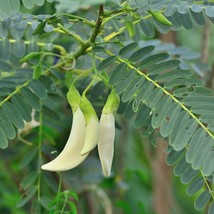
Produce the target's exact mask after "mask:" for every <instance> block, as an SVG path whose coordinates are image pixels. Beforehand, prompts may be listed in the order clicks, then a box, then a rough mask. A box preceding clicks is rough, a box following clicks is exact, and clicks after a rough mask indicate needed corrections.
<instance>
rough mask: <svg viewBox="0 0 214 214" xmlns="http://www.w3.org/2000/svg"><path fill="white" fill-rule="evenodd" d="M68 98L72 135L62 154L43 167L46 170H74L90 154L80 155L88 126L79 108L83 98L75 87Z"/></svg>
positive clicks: (70, 90)
mask: <svg viewBox="0 0 214 214" xmlns="http://www.w3.org/2000/svg"><path fill="white" fill-rule="evenodd" d="M67 98H68V102H69V104H70V106H71V107H72V111H73V123H72V128H71V131H70V135H69V138H68V141H67V143H66V145H65V147H64V149H63V150H62V152H61V153H60V154H59V155H58V156H57V157H56V158H55V159H54V160H52V161H51V162H49V163H47V164H45V165H43V166H42V167H41V168H42V169H44V170H48V171H65V170H69V169H72V168H74V167H76V166H78V165H79V164H81V163H82V162H83V161H84V160H85V159H86V157H87V156H88V154H89V153H86V154H84V155H81V154H80V153H81V150H82V148H83V146H84V144H85V137H86V126H85V117H84V115H83V112H82V111H81V109H80V107H79V105H80V101H81V96H80V94H79V92H78V91H77V90H76V89H75V87H74V86H73V85H72V86H71V87H70V89H69V92H68V93H67Z"/></svg>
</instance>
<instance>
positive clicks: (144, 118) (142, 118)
mask: <svg viewBox="0 0 214 214" xmlns="http://www.w3.org/2000/svg"><path fill="white" fill-rule="evenodd" d="M150 112H151V109H150V108H148V107H147V106H146V105H141V107H140V108H139V111H138V113H137V115H136V119H135V121H134V126H135V128H137V129H138V128H141V127H142V126H144V125H147V123H148V122H149V120H150V119H151V114H150Z"/></svg>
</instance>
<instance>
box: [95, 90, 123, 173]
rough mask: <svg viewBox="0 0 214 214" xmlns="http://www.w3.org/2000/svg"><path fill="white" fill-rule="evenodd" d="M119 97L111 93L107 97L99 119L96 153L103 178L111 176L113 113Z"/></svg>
mask: <svg viewBox="0 0 214 214" xmlns="http://www.w3.org/2000/svg"><path fill="white" fill-rule="evenodd" d="M119 102H120V99H119V96H118V95H117V94H116V93H115V92H114V91H112V92H111V94H110V95H109V96H108V99H107V101H106V104H105V106H104V108H103V111H102V115H101V118H100V136H99V141H98V153H99V157H100V162H101V165H102V170H103V174H104V176H106V177H108V176H110V174H111V166H112V161H113V155H114V138H115V119H114V114H113V113H114V112H116V111H117V108H118V106H119Z"/></svg>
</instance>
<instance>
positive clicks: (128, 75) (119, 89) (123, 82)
mask: <svg viewBox="0 0 214 214" xmlns="http://www.w3.org/2000/svg"><path fill="white" fill-rule="evenodd" d="M135 75H136V74H135V72H134V71H132V70H130V71H125V72H123V75H122V76H121V77H120V80H119V81H118V82H117V85H116V87H115V91H116V93H117V94H118V95H119V94H121V93H123V92H124V90H125V89H126V87H127V84H128V83H129V81H130V79H132V78H133V77H134V76H135Z"/></svg>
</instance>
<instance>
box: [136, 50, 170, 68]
mask: <svg viewBox="0 0 214 214" xmlns="http://www.w3.org/2000/svg"><path fill="white" fill-rule="evenodd" d="M168 57H169V54H168V53H158V54H154V55H151V56H149V57H147V58H145V59H143V60H142V61H141V62H140V64H139V67H140V69H145V68H147V67H149V66H152V65H154V64H155V63H158V62H161V61H163V60H166V59H167V58H168Z"/></svg>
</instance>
